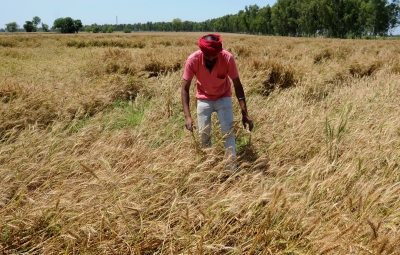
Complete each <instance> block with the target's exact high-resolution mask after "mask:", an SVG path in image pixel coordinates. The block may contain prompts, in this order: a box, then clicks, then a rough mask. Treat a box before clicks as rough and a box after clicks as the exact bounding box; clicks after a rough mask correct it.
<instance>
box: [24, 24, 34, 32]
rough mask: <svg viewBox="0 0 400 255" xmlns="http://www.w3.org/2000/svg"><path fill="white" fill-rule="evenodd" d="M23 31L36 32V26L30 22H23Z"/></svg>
mask: <svg viewBox="0 0 400 255" xmlns="http://www.w3.org/2000/svg"><path fill="white" fill-rule="evenodd" d="M24 29H25V31H26V32H36V30H37V29H36V26H35V24H34V23H33V22H32V21H25V24H24Z"/></svg>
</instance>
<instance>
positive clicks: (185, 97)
mask: <svg viewBox="0 0 400 255" xmlns="http://www.w3.org/2000/svg"><path fill="white" fill-rule="evenodd" d="M191 83H192V81H187V80H183V83H182V88H181V100H182V106H183V114H184V115H185V121H186V124H185V126H186V129H187V130H189V131H192V132H193V119H192V116H191V114H190V106H189V103H190V97H189V89H190V84H191Z"/></svg>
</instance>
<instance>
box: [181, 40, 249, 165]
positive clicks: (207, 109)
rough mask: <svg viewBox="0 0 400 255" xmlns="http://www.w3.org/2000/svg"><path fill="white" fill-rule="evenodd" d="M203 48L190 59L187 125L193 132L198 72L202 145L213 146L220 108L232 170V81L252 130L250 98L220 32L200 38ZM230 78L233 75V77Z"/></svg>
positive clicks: (184, 101)
mask: <svg viewBox="0 0 400 255" xmlns="http://www.w3.org/2000/svg"><path fill="white" fill-rule="evenodd" d="M198 45H199V48H200V50H198V51H196V52H194V53H193V54H191V55H190V56H189V57H188V59H187V60H186V64H185V70H184V73H183V84H182V89H181V97H182V105H183V112H184V114H185V119H186V128H187V129H188V130H190V131H191V132H193V119H192V117H191V115H190V108H189V89H190V84H191V81H192V79H193V76H196V78H197V82H196V88H197V89H196V90H197V92H196V98H197V118H198V127H199V134H200V143H201V146H202V148H209V147H211V114H212V113H213V112H217V115H218V120H219V122H220V125H221V132H222V135H223V136H224V138H225V157H226V158H227V159H228V160H227V162H228V163H227V169H228V170H233V171H235V170H237V166H236V163H235V160H236V144H235V137H234V135H233V107H232V92H231V81H230V79H232V82H233V86H234V88H235V94H236V97H237V99H238V101H239V105H240V108H241V110H242V122H243V126H244V127H245V128H246V124H248V125H249V130H250V131H251V130H252V129H253V121H252V120H251V119H250V117H249V115H248V113H247V107H246V100H245V95H244V90H243V86H242V83H241V82H240V79H239V73H238V70H237V67H236V63H235V60H234V58H233V55H232V54H231V53H230V52H228V51H226V50H224V49H223V48H222V39H221V37H220V35H218V34H208V35H205V36H203V37H201V38H200V39H199V42H198ZM228 77H229V78H230V79H229V78H228Z"/></svg>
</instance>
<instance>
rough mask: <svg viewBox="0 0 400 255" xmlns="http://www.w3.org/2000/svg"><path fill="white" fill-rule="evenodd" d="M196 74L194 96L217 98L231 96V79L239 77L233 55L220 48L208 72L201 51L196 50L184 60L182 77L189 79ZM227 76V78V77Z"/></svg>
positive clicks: (207, 98) (209, 98)
mask: <svg viewBox="0 0 400 255" xmlns="http://www.w3.org/2000/svg"><path fill="white" fill-rule="evenodd" d="M193 76H196V78H197V82H196V88H197V92H196V98H198V99H205V100H217V99H219V98H222V97H230V96H232V92H231V81H230V79H229V78H231V79H235V78H238V77H239V73H238V70H237V67H236V63H235V59H234V58H233V55H232V54H231V53H230V52H228V51H226V50H222V51H221V52H220V53H218V57H217V60H216V63H215V65H214V67H213V69H212V71H211V72H210V71H209V70H208V69H207V67H206V63H205V61H204V58H203V52H202V51H201V50H198V51H196V52H194V53H193V54H191V55H190V56H189V57H188V59H187V60H186V64H185V70H184V72H183V79H185V80H187V81H191V80H192V79H193ZM228 76H229V78H228Z"/></svg>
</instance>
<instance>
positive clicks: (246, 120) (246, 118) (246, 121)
mask: <svg viewBox="0 0 400 255" xmlns="http://www.w3.org/2000/svg"><path fill="white" fill-rule="evenodd" d="M242 123H243V127H244V128H245V129H246V124H248V125H249V131H252V130H253V127H254V124H253V121H252V120H251V119H250V117H249V116H247V115H242Z"/></svg>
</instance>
